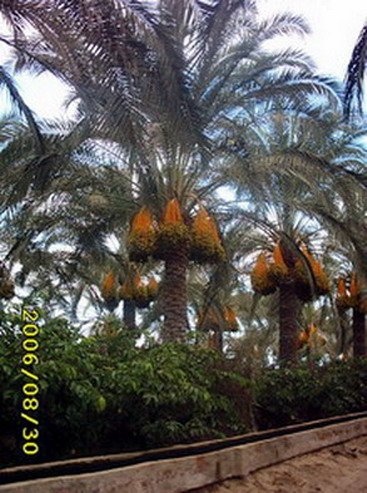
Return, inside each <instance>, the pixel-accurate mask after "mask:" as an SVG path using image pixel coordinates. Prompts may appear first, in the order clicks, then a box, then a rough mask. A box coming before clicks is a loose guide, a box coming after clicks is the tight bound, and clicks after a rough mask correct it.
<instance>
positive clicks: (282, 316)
mask: <svg viewBox="0 0 367 493" xmlns="http://www.w3.org/2000/svg"><path fill="white" fill-rule="evenodd" d="M299 309H300V301H299V299H298V297H297V295H296V292H295V289H294V283H293V282H283V283H280V284H279V360H280V362H281V363H282V364H293V363H295V362H296V361H297V347H298V328H297V318H298V314H299Z"/></svg>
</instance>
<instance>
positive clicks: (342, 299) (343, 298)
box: [336, 272, 367, 314]
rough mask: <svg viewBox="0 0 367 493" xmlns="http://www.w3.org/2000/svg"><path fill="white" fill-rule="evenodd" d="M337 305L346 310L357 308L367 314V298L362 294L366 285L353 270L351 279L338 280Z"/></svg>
mask: <svg viewBox="0 0 367 493" xmlns="http://www.w3.org/2000/svg"><path fill="white" fill-rule="evenodd" d="M337 286H338V290H337V296H336V303H337V305H338V306H339V307H340V308H341V309H344V310H348V309H349V308H355V309H356V310H358V311H359V312H361V313H365V314H367V300H366V297H364V296H362V291H364V289H363V288H364V285H363V284H362V283H361V282H360V281H359V280H358V279H357V274H356V273H355V272H352V273H351V275H350V277H349V279H348V280H347V279H345V278H339V279H338V280H337Z"/></svg>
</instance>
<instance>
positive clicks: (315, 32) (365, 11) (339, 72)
mask: <svg viewBox="0 0 367 493" xmlns="http://www.w3.org/2000/svg"><path fill="white" fill-rule="evenodd" d="M258 1H259V7H260V9H261V12H263V13H264V15H266V16H269V15H272V14H274V13H277V12H284V11H289V12H294V13H297V14H301V15H302V16H303V17H304V18H305V19H306V20H307V21H308V23H309V25H310V27H311V30H312V33H311V34H310V35H308V36H307V37H305V38H303V39H298V38H292V41H291V43H290V42H289V38H288V41H287V45H288V46H289V45H290V44H292V45H293V46H294V45H296V46H297V47H302V48H303V49H304V50H305V51H306V52H307V53H308V54H309V55H311V56H312V58H313V59H314V60H315V62H316V64H317V67H318V69H319V71H320V72H321V73H323V74H327V75H333V76H336V77H338V78H340V79H343V78H344V75H345V72H346V68H347V65H348V60H349V57H350V55H351V52H352V49H353V46H354V44H355V42H356V39H357V37H358V34H359V32H360V31H361V29H362V27H363V24H364V22H365V21H366V19H367V1H366V0H258ZM50 79H51V77H50V76H46V75H43V76H41V77H39V78H38V81H37V83H35V82H32V81H30V78H29V77H28V76H22V77H21V78H20V79H19V83H20V88H21V91H22V94H23V96H24V98H25V100H26V101H27V103H28V104H29V105H30V107H31V108H32V109H33V110H34V111H35V112H36V113H37V114H39V115H40V116H42V117H53V116H55V115H57V114H59V115H60V111H61V110H60V108H61V106H62V102H63V99H64V95H65V91H64V89H63V86H62V84H61V83H60V82H58V81H57V80H53V81H52V82H50ZM63 113H64V112H63Z"/></svg>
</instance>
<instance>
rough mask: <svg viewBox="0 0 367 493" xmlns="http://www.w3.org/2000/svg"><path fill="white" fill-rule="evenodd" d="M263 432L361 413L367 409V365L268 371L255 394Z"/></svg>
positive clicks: (342, 363) (347, 363) (351, 363)
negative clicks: (299, 423) (267, 429)
mask: <svg viewBox="0 0 367 493" xmlns="http://www.w3.org/2000/svg"><path fill="white" fill-rule="evenodd" d="M255 400H256V418H257V421H258V425H259V427H260V428H276V427H278V426H285V425H289V424H294V423H298V422H301V421H308V420H313V419H321V418H324V417H328V416H336V415H338V414H346V413H351V412H358V411H362V410H365V409H366V406H367V361H366V360H359V361H358V360H351V361H336V362H332V363H329V364H327V365H323V366H316V367H308V366H300V367H297V368H292V369H289V368H284V369H271V370H265V371H264V372H263V375H262V376H261V377H260V378H259V380H258V381H257V384H256V390H255Z"/></svg>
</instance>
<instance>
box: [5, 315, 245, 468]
mask: <svg viewBox="0 0 367 493" xmlns="http://www.w3.org/2000/svg"><path fill="white" fill-rule="evenodd" d="M1 316H2V329H1V333H0V405H1V410H2V419H1V424H0V452H3V453H4V456H5V457H8V463H13V464H14V463H20V462H25V461H28V460H30V461H46V460H53V459H56V458H63V457H68V456H70V455H92V454H96V453H108V452H117V451H122V450H131V449H141V448H144V447H152V446H163V445H168V444H173V443H177V442H188V441H195V440H199V439H206V438H214V437H222V436H225V435H228V434H236V433H240V432H244V431H245V429H246V428H245V426H244V424H243V422H241V419H243V418H242V416H241V409H240V406H239V404H241V406H242V407H246V399H247V394H246V385H247V382H246V380H244V379H242V378H241V377H240V376H239V375H236V374H234V373H233V372H230V371H227V369H226V363H225V361H224V359H223V358H222V357H221V356H220V355H218V354H217V353H216V352H215V351H211V350H204V349H199V348H197V347H194V346H186V345H175V344H172V345H162V346H152V347H148V348H136V347H135V338H136V334H134V335H131V333H130V332H129V331H127V330H122V331H117V332H116V333H115V334H110V335H108V336H103V335H99V336H91V337H82V336H81V335H80V333H79V331H78V330H76V329H75V328H73V327H72V326H71V325H70V324H69V323H68V322H67V321H66V320H64V319H58V318H54V319H50V318H47V319H46V317H44V318H43V320H42V317H41V318H40V323H39V325H40V327H41V333H40V334H39V335H38V336H37V338H38V341H39V343H40V347H39V349H38V350H37V354H38V356H39V359H40V362H39V364H38V365H34V366H33V368H32V367H28V369H29V370H32V369H33V372H34V373H35V374H37V375H38V376H39V386H40V392H39V394H38V396H37V398H38V399H39V402H40V406H39V409H38V410H37V419H38V420H39V422H40V426H39V431H40V437H39V440H38V443H39V446H40V452H39V454H37V455H36V456H33V457H32V458H30V459H29V458H28V459H27V457H26V456H24V454H22V452H21V445H22V440H21V430H22V427H23V426H24V421H23V420H22V419H21V417H20V412H21V406H22V399H23V395H22V385H23V384H24V382H25V378H26V377H24V375H22V374H21V373H20V368H21V366H22V365H21V357H22V354H23V350H22V348H21V332H20V327H21V326H20V319H19V317H18V316H16V315H12V314H7V315H4V314H2V315H1ZM233 393H235V394H236V398H233ZM1 449H2V450H1Z"/></svg>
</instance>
